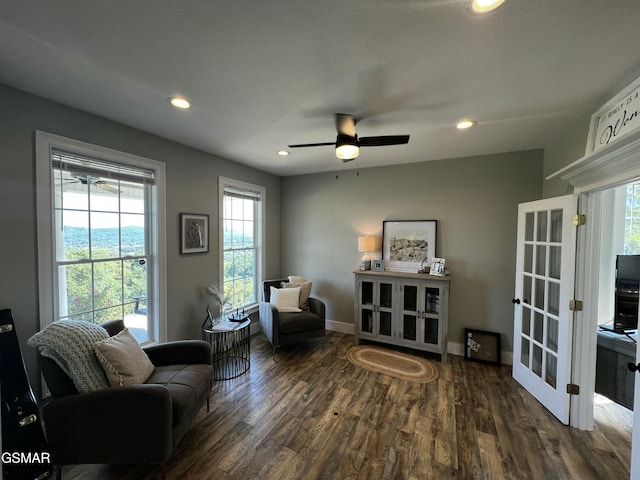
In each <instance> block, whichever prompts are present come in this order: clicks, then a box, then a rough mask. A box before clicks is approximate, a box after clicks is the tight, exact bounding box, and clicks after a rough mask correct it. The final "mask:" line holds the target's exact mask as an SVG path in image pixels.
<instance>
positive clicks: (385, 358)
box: [347, 345, 439, 383]
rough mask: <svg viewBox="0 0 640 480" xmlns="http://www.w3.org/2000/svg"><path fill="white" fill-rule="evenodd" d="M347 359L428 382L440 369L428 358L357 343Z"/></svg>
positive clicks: (382, 370)
mask: <svg viewBox="0 0 640 480" xmlns="http://www.w3.org/2000/svg"><path fill="white" fill-rule="evenodd" d="M347 359H348V360H349V361H350V362H351V363H353V364H354V365H356V366H357V367H360V368H364V369H366V370H370V371H372V372H377V373H383V374H385V375H389V376H391V377H396V378H400V379H402V380H409V381H412V382H419V383H428V382H433V381H434V380H436V379H437V378H438V375H439V374H438V369H437V368H436V367H435V366H434V365H433V364H432V363H431V362H429V361H428V360H425V359H424V358H420V357H414V356H413V355H407V354H406V353H401V352H396V351H394V350H389V349H386V348H382V347H376V346H372V345H355V346H353V347H351V348H350V349H349V350H348V351H347Z"/></svg>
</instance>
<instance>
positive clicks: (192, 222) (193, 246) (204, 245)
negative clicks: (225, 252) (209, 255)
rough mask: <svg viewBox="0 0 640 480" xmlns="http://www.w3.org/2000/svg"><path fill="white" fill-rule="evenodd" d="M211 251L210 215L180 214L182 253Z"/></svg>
mask: <svg viewBox="0 0 640 480" xmlns="http://www.w3.org/2000/svg"><path fill="white" fill-rule="evenodd" d="M208 251H209V215H204V214H196V213H181V214H180V254H182V255H186V254H189V253H206V252H208Z"/></svg>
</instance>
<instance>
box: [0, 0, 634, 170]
mask: <svg viewBox="0 0 640 480" xmlns="http://www.w3.org/2000/svg"><path fill="white" fill-rule="evenodd" d="M639 25H640V4H639V3H638V0H507V2H506V3H505V4H504V5H503V6H502V7H500V8H499V9H498V10H496V11H495V12H493V13H491V14H489V15H487V16H485V17H479V16H477V15H472V14H470V13H469V12H468V11H467V9H466V0H262V1H261V0H251V1H249V0H228V1H222V0H29V1H25V0H0V83H4V84H7V85H10V86H14V87H17V88H20V89H22V90H26V91H28V92H31V93H34V94H36V95H40V96H43V97H46V98H49V99H52V100H55V101H57V102H60V103H63V104H66V105H70V106H73V107H76V108H79V109H81V110H85V111H88V112H92V113H95V114H97V115H101V116H104V117H106V118H109V119H112V120H115V121H117V122H120V123H123V124H125V125H129V126H132V127H135V128H139V129H141V130H144V131H147V132H151V133H154V134H157V135H160V136H162V137H166V138H169V139H171V140H174V141H177V142H180V143H183V144H186V145H190V146H192V147H195V148H198V149H201V150H203V151H206V152H210V153H212V154H215V155H218V156H220V157H223V158H228V159H230V160H234V161H236V162H239V163H243V164H246V165H250V166H253V167H256V168H259V169H261V170H265V171H268V172H272V173H274V174H277V175H283V176H284V175H293V174H302V173H312V172H321V171H329V170H336V169H342V168H352V167H356V166H359V167H360V168H364V167H368V166H378V165H388V164H394V163H408V162H418V161H424V160H433V159H442V158H455V157H461V156H467V155H476V154H487V153H497V152H506V151H514V150H524V149H533V148H543V147H545V145H547V144H548V143H549V141H550V140H552V139H553V138H555V137H556V136H557V135H558V133H559V132H562V130H563V128H564V127H565V126H566V125H568V124H569V123H571V122H572V121H575V120H576V119H577V118H578V117H579V116H581V115H583V114H584V113H585V112H591V111H593V110H594V108H595V107H597V106H599V105H596V104H595V103H594V102H600V101H602V99H603V96H604V95H607V94H608V93H609V92H610V91H611V89H612V88H617V87H619V86H621V85H619V84H620V82H621V80H623V79H625V78H628V77H629V75H631V74H633V73H634V72H635V71H637V69H638V67H640V56H639V55H638V53H639V50H638V45H640V28H639ZM172 95H184V96H185V97H187V98H189V99H190V100H191V101H192V103H193V107H192V108H191V109H190V110H188V111H178V110H176V109H174V108H173V107H171V106H170V105H169V104H168V102H167V101H166V99H167V98H168V97H170V96H172ZM334 113H350V114H354V115H356V116H358V117H362V120H361V121H360V122H359V123H358V125H357V130H358V134H359V135H360V136H374V135H395V134H410V135H411V140H410V142H409V144H408V145H401V146H392V147H378V148H373V147H372V148H366V149H362V151H361V155H360V158H359V160H358V161H357V162H351V163H349V164H344V165H343V164H342V162H341V161H340V160H338V159H337V158H336V157H335V155H334V151H333V149H332V147H317V148H308V149H297V150H292V155H290V156H289V157H279V156H278V155H276V151H277V150H279V149H282V148H285V147H286V146H287V145H288V144H292V143H312V142H327V141H334V140H335V136H336V132H335V126H334V120H333V114H334ZM463 117H470V118H473V119H475V120H477V121H478V126H476V127H475V128H473V129H471V130H468V131H457V130H456V129H455V128H453V124H454V123H455V122H456V121H457V120H459V119H461V118H463Z"/></svg>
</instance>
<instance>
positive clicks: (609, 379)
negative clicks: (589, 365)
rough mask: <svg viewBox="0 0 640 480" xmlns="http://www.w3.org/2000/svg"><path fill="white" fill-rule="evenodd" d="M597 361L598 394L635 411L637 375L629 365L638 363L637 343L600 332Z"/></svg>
mask: <svg viewBox="0 0 640 480" xmlns="http://www.w3.org/2000/svg"><path fill="white" fill-rule="evenodd" d="M597 355H598V356H597V360H596V393H599V394H601V395H604V396H605V397H608V398H610V399H611V400H613V401H614V402H616V403H619V404H620V405H623V406H625V407H627V408H628V409H629V410H633V389H634V385H635V380H636V378H635V377H636V375H637V374H636V373H634V372H631V371H630V370H629V368H628V367H627V365H628V364H629V363H636V362H635V358H636V343H635V342H634V341H633V340H631V339H630V338H627V337H625V336H624V335H618V334H616V333H612V332H606V331H602V330H600V331H599V332H598V354H597Z"/></svg>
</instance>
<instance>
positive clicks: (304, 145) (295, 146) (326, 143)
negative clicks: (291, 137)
mask: <svg viewBox="0 0 640 480" xmlns="http://www.w3.org/2000/svg"><path fill="white" fill-rule="evenodd" d="M335 144H336V142H324V143H299V144H297V145H289V148H303V147H324V146H327V145H334V146H335Z"/></svg>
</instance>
